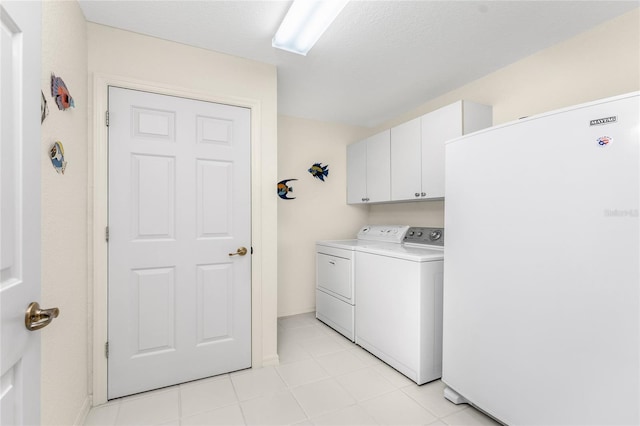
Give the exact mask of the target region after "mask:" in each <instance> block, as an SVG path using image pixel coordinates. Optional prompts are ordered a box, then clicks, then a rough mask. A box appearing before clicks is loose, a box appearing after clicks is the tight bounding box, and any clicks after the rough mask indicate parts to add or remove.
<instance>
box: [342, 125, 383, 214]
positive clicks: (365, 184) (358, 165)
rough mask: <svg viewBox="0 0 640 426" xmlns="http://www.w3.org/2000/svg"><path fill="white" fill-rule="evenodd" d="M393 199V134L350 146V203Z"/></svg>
mask: <svg viewBox="0 0 640 426" xmlns="http://www.w3.org/2000/svg"><path fill="white" fill-rule="evenodd" d="M390 200H391V163H390V131H389V130H385V131H383V132H381V133H378V134H376V135H373V136H371V137H369V138H367V139H365V140H362V141H360V142H356V143H354V144H351V145H349V146H348V147H347V203H348V204H358V203H381V202H385V201H390Z"/></svg>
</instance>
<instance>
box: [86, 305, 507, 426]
mask: <svg viewBox="0 0 640 426" xmlns="http://www.w3.org/2000/svg"><path fill="white" fill-rule="evenodd" d="M278 352H279V355H280V365H278V366H276V367H265V368H260V369H255V370H252V369H249V370H243V371H238V372H234V373H230V374H223V375H221V376H217V377H213V378H209V379H204V380H199V381H196V382H191V383H187V384H183V385H178V386H173V387H171V388H166V389H161V390H158V391H153V392H147V393H144V394H140V395H136V396H132V397H127V398H121V399H118V400H114V401H111V402H109V403H108V404H105V405H102V406H99V407H95V408H93V409H92V410H91V412H90V413H89V415H88V416H87V419H86V422H85V425H185V426H186V425H409V424H410V425H497V423H496V422H494V421H493V420H492V419H490V418H488V417H486V416H485V415H484V414H482V413H480V412H479V411H477V410H475V409H474V408H472V407H470V406H468V405H454V404H452V403H450V402H448V401H447V400H445V399H444V397H443V396H442V392H443V389H444V385H443V383H442V382H440V381H439V380H438V381H435V382H432V383H428V384H425V385H422V386H417V385H416V384H415V383H414V382H412V381H410V380H409V379H407V378H406V377H404V376H403V375H401V374H400V373H398V372H397V371H395V370H394V369H392V368H391V367H389V366H387V365H386V364H384V363H382V362H381V361H380V360H379V359H377V358H376V357H374V356H372V355H371V354H369V353H368V352H366V351H364V350H363V349H361V348H360V347H358V346H356V345H354V344H353V343H351V342H350V341H349V340H347V339H345V338H344V337H342V336H341V335H340V334H338V333H336V332H335V331H333V330H332V329H331V328H329V327H327V326H326V325H324V324H322V323H321V322H319V321H317V320H316V319H315V316H314V314H313V313H309V314H302V315H295V316H291V317H285V318H280V319H279V320H278Z"/></svg>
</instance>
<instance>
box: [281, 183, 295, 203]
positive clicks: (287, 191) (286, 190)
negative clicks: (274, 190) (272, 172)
mask: <svg viewBox="0 0 640 426" xmlns="http://www.w3.org/2000/svg"><path fill="white" fill-rule="evenodd" d="M292 180H298V179H284V180H281V181H280V182H278V196H279V197H280V198H282V199H283V200H295V199H296V197H288V196H287V195H288V194H290V193H291V192H293V187H292V186H290V185H287V182H291V181H292Z"/></svg>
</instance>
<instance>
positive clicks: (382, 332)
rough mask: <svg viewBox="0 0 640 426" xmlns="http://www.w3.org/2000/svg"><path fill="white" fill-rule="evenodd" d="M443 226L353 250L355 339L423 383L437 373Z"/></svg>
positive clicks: (413, 230) (439, 373) (439, 368)
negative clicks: (395, 242) (399, 241)
mask: <svg viewBox="0 0 640 426" xmlns="http://www.w3.org/2000/svg"><path fill="white" fill-rule="evenodd" d="M443 263H444V230H443V229H441V228H422V227H419V228H418V227H412V228H410V229H409V231H408V232H407V234H406V236H405V238H404V241H403V243H402V244H400V245H395V246H387V247H374V246H370V247H360V248H358V250H356V252H355V292H356V295H357V298H358V303H357V309H356V316H355V324H356V338H355V342H356V344H358V345H360V346H362V347H363V348H364V349H366V350H368V351H369V352H371V353H372V354H373V355H375V356H377V357H378V358H380V359H381V360H383V361H384V362H386V363H387V364H389V365H391V366H392V367H394V368H395V369H396V370H398V371H399V372H401V373H402V374H404V375H405V376H407V377H409V378H410V379H411V380H413V381H415V382H416V383H417V384H419V385H420V384H423V383H426V382H430V381H432V380H436V379H438V378H440V377H441V376H442V281H443V279H442V278H443V276H442V272H443Z"/></svg>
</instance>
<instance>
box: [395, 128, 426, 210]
mask: <svg viewBox="0 0 640 426" xmlns="http://www.w3.org/2000/svg"><path fill="white" fill-rule="evenodd" d="M420 124H421V120H420V117H418V118H416V119H413V120H411V121H407V122H406V123H403V124H401V125H399V126H396V127H394V128H392V129H391V200H393V201H402V200H415V199H419V198H420V196H421V193H422V167H421V162H422V157H421V156H422V148H421V128H420V127H421V126H420Z"/></svg>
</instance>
